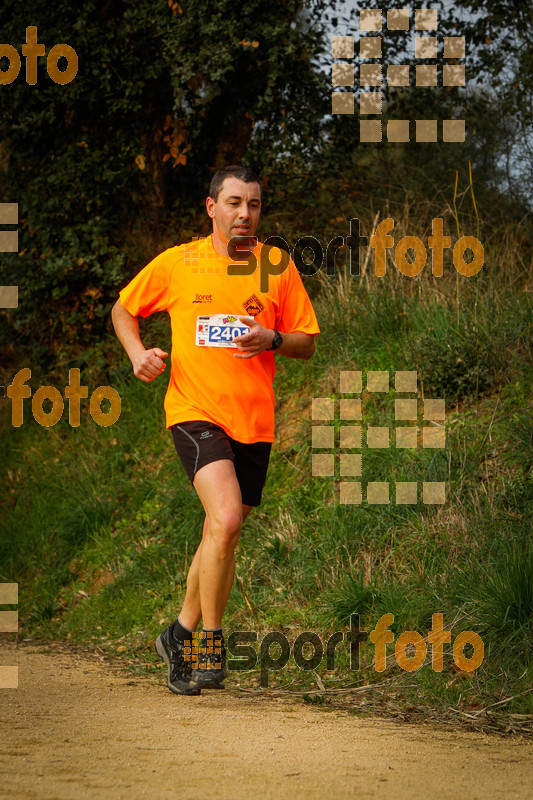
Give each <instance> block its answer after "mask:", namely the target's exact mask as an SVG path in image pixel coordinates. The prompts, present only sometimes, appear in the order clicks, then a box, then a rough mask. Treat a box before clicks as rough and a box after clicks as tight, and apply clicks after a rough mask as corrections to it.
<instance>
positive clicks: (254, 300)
mask: <svg viewBox="0 0 533 800" xmlns="http://www.w3.org/2000/svg"><path fill="white" fill-rule="evenodd" d="M243 306H244V308H245V309H246V311H247V313H248V314H249V316H250V317H255V316H257V314H260V313H261V311H263V309H264V305H263V304H262V303H261V301H260V300H259V298H258V297H257V295H256V294H253V295H251V297H249V298H248V300H245V301H244V303H243Z"/></svg>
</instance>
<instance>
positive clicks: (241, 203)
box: [206, 178, 261, 246]
mask: <svg viewBox="0 0 533 800" xmlns="http://www.w3.org/2000/svg"><path fill="white" fill-rule="evenodd" d="M206 205H207V213H208V214H209V216H210V217H211V218H212V220H213V235H214V239H215V241H216V242H218V243H219V244H221V245H223V246H227V243H228V242H229V241H230V239H231V238H232V237H233V236H253V235H254V233H255V231H256V228H257V225H258V223H259V215H260V213H261V191H260V188H259V184H258V183H245V182H244V181H241V180H239V179H238V178H226V179H225V181H224V183H223V184H222V187H221V189H220V192H219V193H218V199H217V201H216V202H215V201H214V200H213V198H212V197H208V198H207V202H206Z"/></svg>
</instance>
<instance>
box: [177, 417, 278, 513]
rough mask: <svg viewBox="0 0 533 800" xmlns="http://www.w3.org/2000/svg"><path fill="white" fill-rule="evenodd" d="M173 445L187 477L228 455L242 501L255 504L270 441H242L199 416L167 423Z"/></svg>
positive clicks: (265, 468) (265, 466)
mask: <svg viewBox="0 0 533 800" xmlns="http://www.w3.org/2000/svg"><path fill="white" fill-rule="evenodd" d="M170 430H171V431H172V437H173V439H174V445H175V447H176V451H177V453H178V456H179V457H180V460H181V463H182V464H183V466H184V468H185V471H186V473H187V475H188V476H189V480H190V481H191V483H193V481H194V476H195V474H196V472H197V471H198V470H199V469H200V467H204V466H205V465H206V464H210V463H211V461H219V460H220V459H221V458H229V459H231V460H232V461H233V465H234V467H235V474H236V476H237V480H238V482H239V486H240V487H241V495H242V502H243V503H244V504H245V505H247V506H258V505H259V504H260V503H261V494H262V492H263V487H264V485H265V482H266V474H267V469H268V460H269V458H270V449H271V447H272V443H271V442H254V443H253V444H244V443H243V442H237V441H236V440H235V439H232V438H231V436H228V434H227V433H226V432H225V431H224V430H223V429H222V428H221V427H220V426H219V425H215V424H214V423H213V422H207V421H206V420H203V419H198V420H192V421H191V422H178V423H176V424H175V425H171V427H170Z"/></svg>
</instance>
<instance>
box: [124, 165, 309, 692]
mask: <svg viewBox="0 0 533 800" xmlns="http://www.w3.org/2000/svg"><path fill="white" fill-rule="evenodd" d="M206 207H207V213H208V215H209V216H210V217H211V219H212V220H213V233H212V235H211V236H209V237H207V238H205V239H202V240H198V241H193V242H191V243H188V244H184V245H181V246H179V247H171V248H169V249H168V250H165V251H164V252H163V253H161V254H160V255H158V256H156V258H154V259H153V261H151V262H150V263H149V264H148V265H147V266H146V267H144V269H142V270H141V271H140V272H139V273H138V275H136V276H135V277H134V278H133V280H132V281H131V282H130V283H129V284H128V285H127V286H126V287H125V288H124V289H122V291H121V292H120V293H119V299H118V300H117V302H116V303H115V305H114V307H113V310H112V319H113V325H114V327H115V331H116V334H117V336H118V338H119V339H120V341H121V343H122V345H123V346H124V348H125V350H126V352H127V354H128V356H129V358H130V360H131V362H132V365H133V372H134V374H135V375H136V377H138V378H140V380H142V381H146V382H148V381H152V380H154V378H156V377H157V376H158V375H160V374H161V373H162V372H163V370H164V369H165V367H166V364H165V362H164V360H163V359H164V358H166V357H167V356H168V353H165V352H164V351H163V350H161V349H160V348H158V347H151V348H149V349H145V348H144V346H143V344H142V342H141V339H140V336H139V324H138V320H137V316H138V315H139V314H140V315H141V316H142V317H147V316H148V315H149V314H152V313H154V312H155V311H162V310H167V311H168V313H169V315H170V320H171V327H172V355H171V369H170V380H169V384H168V389H167V393H166V396H165V412H166V427H167V429H170V431H171V432H172V436H173V439H174V444H175V447H176V451H177V453H178V456H179V458H180V459H181V461H182V463H183V466H184V468H185V470H186V472H187V474H188V476H189V479H190V481H191V482H192V485H193V486H194V488H195V489H196V491H197V493H198V496H199V498H200V501H201V503H202V505H203V507H204V509H205V520H204V525H203V535H202V541H201V542H200V545H199V547H198V550H197V551H196V554H195V556H194V559H193V561H192V563H191V567H190V569H189V574H188V577H187V591H186V595H185V600H184V603H183V606H182V609H181V611H180V613H179V615H178V618H177V619H176V621H175V622H174V623H171V624H170V625H169V627H168V628H166V630H164V631H163V632H162V633H161V634H160V635H159V636H158V637H157V639H156V643H155V647H156V651H157V653H158V654H159V655H160V656H161V658H162V659H163V660H164V661H165V663H166V664H167V686H168V688H169V689H170V690H171V691H172V692H174V693H176V694H186V695H191V694H199V693H200V689H201V688H220V689H223V688H224V683H223V681H224V678H225V676H226V673H227V670H226V649H225V647H224V637H223V635H222V627H221V626H222V615H223V613H224V610H225V608H226V604H227V601H228V597H229V594H230V591H231V586H232V583H233V577H234V571H235V558H234V551H235V547H236V545H237V542H238V539H239V535H240V531H241V527H242V524H243V522H244V520H245V519H246V517H247V516H248V514H249V512H250V510H251V509H252V508H253V507H254V506H258V505H259V504H260V502H261V494H262V490H263V486H264V484H265V481H266V473H267V467H268V460H269V456H270V448H271V446H272V442H273V441H274V392H273V389H272V381H273V378H274V371H275V366H274V350H276V352H278V353H280V354H281V355H284V356H289V357H291V358H303V359H308V358H310V357H311V356H312V355H313V353H314V351H315V344H314V336H315V335H316V334H318V333H320V329H319V327H318V324H317V320H316V316H315V313H314V310H313V307H312V305H311V301H310V300H309V297H308V295H307V292H306V291H305V288H304V286H303V283H302V280H301V278H300V275H299V273H298V271H297V270H296V267H295V266H294V263H293V262H292V260H289V263H288V266H287V267H286V269H285V270H284V271H283V272H281V274H279V275H274V276H272V275H271V276H270V278H269V287H268V291H267V292H261V290H260V269H259V264H260V258H261V255H260V254H261V250H262V248H263V247H266V245H263V244H262V243H261V242H259V241H257V240H256V239H254V238H252V237H253V236H254V234H255V231H256V228H257V224H258V222H259V215H260V213H261V186H260V184H259V181H258V178H257V176H256V175H255V174H254V173H253V172H252V171H251V170H250V169H248V168H247V167H242V166H229V167H225V168H224V169H222V170H219V171H218V172H216V173H215V175H214V176H213V179H212V180H211V185H210V189H209V197H208V198H207V199H206ZM236 236H240V237H248V238H247V239H242V240H241V241H242V242H244V243H245V244H246V245H247V246H248V248H249V251H248V254H249V252H250V250H251V251H252V252H253V254H254V256H255V258H256V259H257V262H256V263H257V265H258V267H257V269H256V270H255V272H254V273H253V274H251V275H241V274H239V275H232V274H229V275H228V264H231V263H239V262H238V261H237V259H236V258H235V257H234V258H233V259H232V258H230V257H229V256H228V243H229V242H230V240H231V239H233V238H234V237H236ZM230 252H231V250H230ZM233 252H234V251H233ZM266 252H267V251H265V253H266ZM270 253H271V263H272V264H276V263H277V262H279V260H280V251H279V250H276V248H274V249H272V250H271V251H270ZM274 254H277V258H276V255H274ZM238 257H239V256H237V258H238ZM242 258H243V254H242V253H241V254H240V259H242ZM250 258H251V257H250ZM241 265H242V260H241ZM243 271H244V270H243ZM247 271H250V270H249V269H247ZM271 271H274V272H275V269H274V270H271ZM214 314H216V315H222V317H218V318H217V320H215V322H217V323H219V324H218V326H216V327H215V326H214V325H211V321H210V320H209V319H207V320H206V319H205V317H209V315H214ZM198 317H204V319H203V320H199V319H197V318H198ZM230 318H231V319H230ZM236 321H238V322H236ZM235 324H238V325H240V327H241V328H242V330H243V332H244V333H243V335H239V336H237V338H234V339H233V342H234V343H235V344H236V345H237V347H236V348H235V347H233V348H232V347H231V346H229V345H230V344H231V335H232V334H234V333H235V331H234V330H233V331H230V330H229V328H228V326H231V325H235ZM208 325H209V326H210V327H207V326H208ZM246 326H249V330H247V327H246ZM221 344H222V345H223V346H220V345H221ZM224 345H225V346H224ZM200 619H201V620H202V622H203V633H202V639H201V643H200V644H201V648H200V655H199V660H198V667H197V668H195V669H192V668H191V660H190V656H188V658H186V654H187V655H188V654H189V653H190V652H191V651H190V649H189V650H186V649H185V648H186V647H187V646H188V645H190V644H192V633H193V631H195V630H196V626H197V625H198V623H199V621H200ZM185 642H186V643H187V644H184V643H185Z"/></svg>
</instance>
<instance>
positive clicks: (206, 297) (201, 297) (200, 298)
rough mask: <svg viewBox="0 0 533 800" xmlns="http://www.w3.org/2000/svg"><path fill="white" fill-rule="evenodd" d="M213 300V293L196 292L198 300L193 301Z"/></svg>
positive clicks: (207, 301) (209, 301)
mask: <svg viewBox="0 0 533 800" xmlns="http://www.w3.org/2000/svg"><path fill="white" fill-rule="evenodd" d="M212 302H213V295H212V294H198V292H197V293H196V300H193V303H212Z"/></svg>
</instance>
